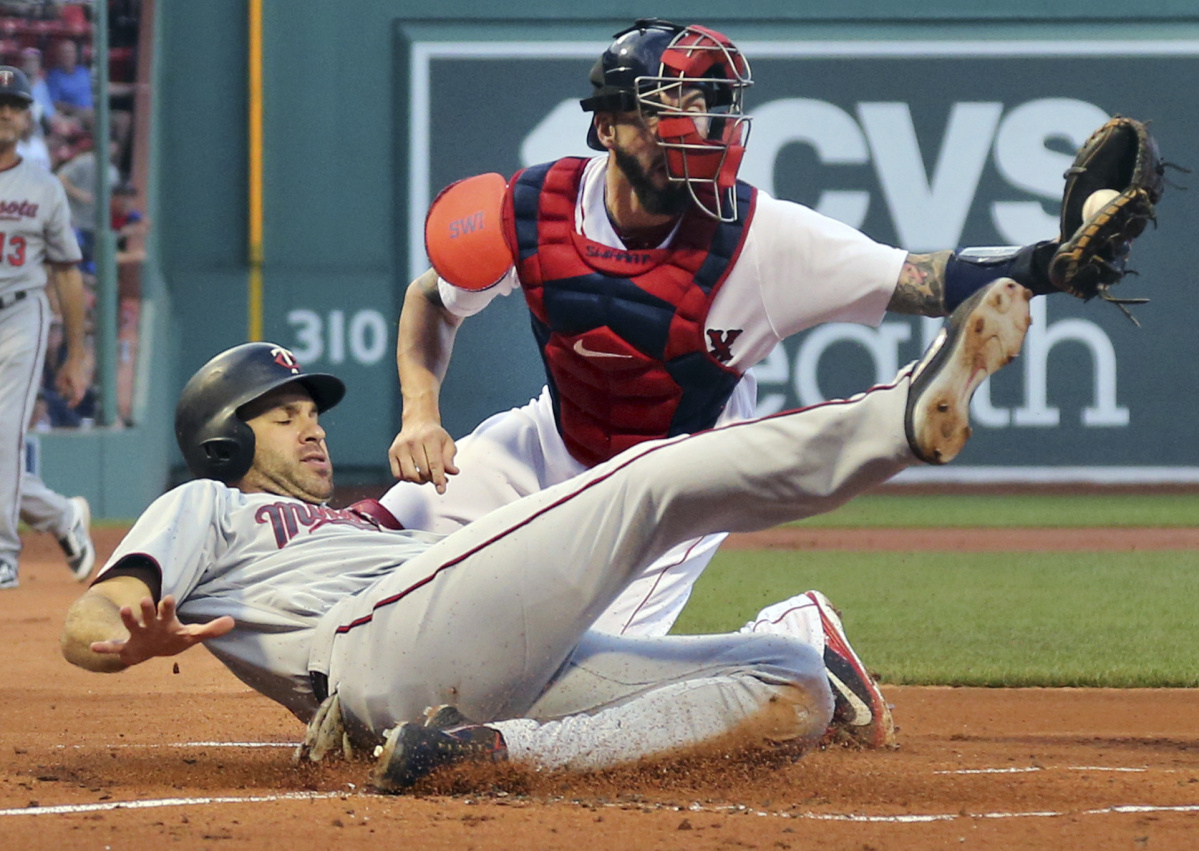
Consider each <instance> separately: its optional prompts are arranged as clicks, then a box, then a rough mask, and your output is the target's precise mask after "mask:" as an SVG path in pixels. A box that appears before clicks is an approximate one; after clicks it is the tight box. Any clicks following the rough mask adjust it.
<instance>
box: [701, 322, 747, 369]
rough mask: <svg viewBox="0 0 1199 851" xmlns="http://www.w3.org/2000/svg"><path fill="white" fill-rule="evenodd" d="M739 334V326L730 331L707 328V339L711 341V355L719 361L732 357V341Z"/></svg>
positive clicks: (723, 361) (726, 360)
mask: <svg viewBox="0 0 1199 851" xmlns="http://www.w3.org/2000/svg"><path fill="white" fill-rule="evenodd" d="M740 336H741V329H740V328H735V329H733V330H732V331H718V330H716V329H714V328H709V329H708V340H709V341H711V343H712V357H714V358H716V360H718V361H720V362H721V363H728V362H729V361H731V360H732V359H733V343H734V342H735V341H736V339H737V338H738V337H740Z"/></svg>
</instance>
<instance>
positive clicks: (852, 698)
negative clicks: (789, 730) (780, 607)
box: [805, 591, 895, 748]
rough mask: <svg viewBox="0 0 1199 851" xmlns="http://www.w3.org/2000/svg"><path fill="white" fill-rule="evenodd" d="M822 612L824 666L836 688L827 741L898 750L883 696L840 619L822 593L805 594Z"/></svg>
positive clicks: (834, 688) (831, 683) (826, 736)
mask: <svg viewBox="0 0 1199 851" xmlns="http://www.w3.org/2000/svg"><path fill="white" fill-rule="evenodd" d="M805 596H806V597H807V598H808V599H810V600H811V601H812V602H813V603H814V604H815V605H816V609H817V611H819V612H820V625H821V626H822V627H824V667H825V671H826V672H827V674H828V681H829V685H831V686H832V689H833V720H832V722H831V723H830V724H829V729H828V733H826V734H825V741H832V742H842V743H845V744H856V745H859V746H861V747H867V748H893V747H895V722H894V721H893V720H892V718H891V709H890V708H889V707H888V706H887V701H886V700H885V699H884V698H883V693H882V691H881V690H880V689H879V687H878V683H877V682H875V681H874V677H872V676H870V672H869V671H867V670H866V666H865V665H863V664H862V660H861V659H859V658H858V654H857V653H855V652H854V651H853V648H852V647H850V646H849V639H847V638H846V637H845V627H844V626H842V624H841V616H840V615H839V614H838V613H837V610H836V609H835V608H833V604H832V603H830V602H829V600H828V597H826V596H824V595H823V594H821V593H820V592H819V591H809V592H808V593H807V594H806V595H805Z"/></svg>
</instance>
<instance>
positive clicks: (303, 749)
mask: <svg viewBox="0 0 1199 851" xmlns="http://www.w3.org/2000/svg"><path fill="white" fill-rule="evenodd" d="M330 754H340V755H341V756H342V757H344V758H345V759H346V760H351V759H353V758H354V756H355V751H354V746H353V745H352V744H351V743H350V737H349V734H347V733H346V725H345V721H344V720H343V719H342V715H341V698H339V697H338V696H337V692H333V694H331V695H329V696H328V697H326V698H325V699H324V700H323V701H321V705H320V707H319V708H318V709H317V710H316V714H315V715H313V716H312V720H311V721H309V722H308V729H306V730H305V731H304V741H302V742H300V744H298V745H297V746H296V750H295V752H294V753H293V754H292V757H291V759H292V762H294V763H296V764H297V765H299V764H300V763H302V762H321V761H322V760H324V759H325V757H327V756H329V755H330Z"/></svg>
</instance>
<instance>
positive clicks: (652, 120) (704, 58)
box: [581, 20, 753, 221]
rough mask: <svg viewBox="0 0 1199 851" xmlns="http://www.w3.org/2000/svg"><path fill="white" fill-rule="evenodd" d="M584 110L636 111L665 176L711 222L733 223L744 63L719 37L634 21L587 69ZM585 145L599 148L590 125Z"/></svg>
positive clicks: (741, 146)
mask: <svg viewBox="0 0 1199 851" xmlns="http://www.w3.org/2000/svg"><path fill="white" fill-rule="evenodd" d="M591 82H592V85H593V86H595V94H594V95H593V96H592V97H590V98H586V99H584V100H583V101H581V104H582V107H583V109H584V110H586V111H613V112H633V111H635V112H636V113H637V114H638V116H639V117H640V118H641V120H642V121H643V122H644V123H645V124H646V126H647V127H650V128H653V130H654V133H655V137H656V139H657V141H658V143H659V144H660V145H661V146H662V148H663V149H664V150H665V152H666V162H667V170H668V174H669V178H670V180H671V181H672V182H674V183H682V184H684V185H686V187H687V189H688V192H689V193H690V195H691V198H692V200H693V201H694V202H695V204H696V205H697V206H698V207H699V208H700V209H701V210H703V211H704V212H705V213H707V214H708V215H709V216H712V217H713V218H715V219H719V220H721V221H733V220H735V219H736V218H737V202H736V196H735V192H734V186H735V183H736V180H737V171H738V169H739V168H740V167H741V159H742V157H743V156H744V154H745V144H746V141H747V140H748V138H749V122H750V119H749V117H748V116H746V115H744V114H743V95H744V91H745V89H747V88H748V87H749V86H751V85H752V84H753V78H752V75H751V73H750V69H749V62H748V61H747V60H746V59H745V57H744V56H743V55H742V54H741V51H739V50H738V49H737V48H736V47H735V46H734V45H733V43H732V42H730V41H729V40H728V38H726V37H725V36H724V35H722V34H720V33H718V32H716V31H715V30H710V29H708V28H706V27H701V26H694V25H693V26H687V27H680V26H678V25H676V24H671V23H669V22H666V21H644V20H643V21H638V22H637V23H636V24H635V25H634V26H633V27H632V28H630V29H629V30H625V31H624V32H622V33H618V34H617V38H616V41H615V42H613V44H612V46H611V47H609V48H608V50H606V51H605V52H604V54H603V56H601V57H600V60H599V61H598V62H597V63H596V65H595V67H594V68H593V69H592V72H591ZM587 142H588V144H589V145H590V146H591V147H592V148H595V149H596V150H604V148H603V145H601V144H600V142H599V139H598V136H597V135H596V130H595V126H594V124H593V125H592V128H591V131H590V133H589V134H588V137H587Z"/></svg>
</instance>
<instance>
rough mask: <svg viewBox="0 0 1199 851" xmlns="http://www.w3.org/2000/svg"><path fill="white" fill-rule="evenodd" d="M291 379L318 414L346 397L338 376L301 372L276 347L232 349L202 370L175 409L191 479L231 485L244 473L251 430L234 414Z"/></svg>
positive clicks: (250, 450) (290, 356)
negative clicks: (308, 395) (306, 396)
mask: <svg viewBox="0 0 1199 851" xmlns="http://www.w3.org/2000/svg"><path fill="white" fill-rule="evenodd" d="M292 381H294V382H296V383H298V384H301V385H303V387H304V389H306V390H307V391H308V393H309V394H310V395H311V396H312V401H314V402H316V409H317V411H320V412H324V411H327V410H328V409H329V408H332V407H333V406H334V405H336V404H337V403H338V402H340V401H341V399H342V397H343V396H345V394H346V386H345V385H344V384H343V383H342V382H341V379H340V378H337V377H336V376H333V375H326V374H324V373H319V372H310V373H305V372H303V370H302V368H301V367H300V364H299V361H297V360H296V356H295V355H293V354H292V353H291V352H290V351H289V350H287V349H285V348H283V347H282V346H278V345H275V344H274V343H245V344H243V345H240V346H234V347H233V348H232V349H227V350H225V351H223V352H221V353H220V354H219V355H217V356H216V357H214V358H213V359H212V360H210V361H209V362H208V363H206V364H204V366H202V367H200V369H199V370H198V371H197V372H196V374H195V375H193V376H192V377H191V379H190V380H189V381H188V382H187V384H186V385H185V386H184V388H183V392H182V393H181V394H180V395H179V404H178V405H176V406H175V440H176V441H178V443H179V449H180V451H182V452H183V457H184V459H185V460H186V461H187V468H188V469H189V470H191V472H192V475H194V476H196V477H197V478H201V479H216V480H217V481H219V482H224V483H225V484H231V483H232V482H236V481H237V480H238V479H240V478H241V477H242V476H244V475H245V474H246V473H248V472H249V470H250V465H251V464H252V463H253V461H254V432H253V430H251V429H250V427H249V426H248V425H246V424H245V422H244V421H242V419H241V418H240V417H239V416H238V410H239V409H240V408H241V407H242V406H244V405H246V404H247V403H249V402H253V401H254V400H255V399H257V398H258V397H259V396H262V395H264V394H265V393H268V392H270V391H271V390H274V389H275V388H276V387H282V386H283V385H284V384H288V383H290V382H292Z"/></svg>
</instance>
